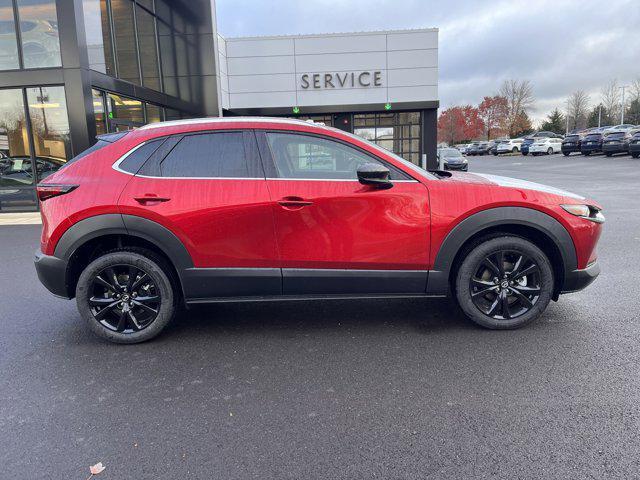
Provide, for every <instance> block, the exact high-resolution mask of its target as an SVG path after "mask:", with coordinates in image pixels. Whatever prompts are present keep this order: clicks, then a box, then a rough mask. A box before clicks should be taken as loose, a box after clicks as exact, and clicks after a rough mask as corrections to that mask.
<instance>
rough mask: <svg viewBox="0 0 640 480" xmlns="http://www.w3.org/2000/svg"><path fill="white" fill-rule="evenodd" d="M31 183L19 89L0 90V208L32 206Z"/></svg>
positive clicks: (32, 181) (19, 208) (22, 208)
mask: <svg viewBox="0 0 640 480" xmlns="http://www.w3.org/2000/svg"><path fill="white" fill-rule="evenodd" d="M34 184H35V175H34V172H33V165H32V164H31V156H30V154H29V134H28V133H27V121H26V116H25V109H24V101H23V96H22V90H21V89H19V88H16V89H10V90H0V211H5V210H34V209H35V208H36V206H37V203H36V199H35V192H34V191H33V185H34Z"/></svg>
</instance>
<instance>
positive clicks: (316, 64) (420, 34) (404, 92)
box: [216, 29, 439, 168]
mask: <svg viewBox="0 0 640 480" xmlns="http://www.w3.org/2000/svg"><path fill="white" fill-rule="evenodd" d="M217 40H218V41H217V46H218V58H217V61H216V64H217V68H218V99H219V101H218V105H219V108H220V113H221V114H222V115H268V116H274V115H275V116H289V117H297V118H303V119H313V120H315V121H320V122H323V123H325V124H328V125H333V126H334V127H336V128H340V129H343V130H345V131H348V132H352V133H355V134H357V135H360V136H363V137H365V138H367V139H369V140H372V141H374V142H376V143H378V144H380V145H381V146H383V147H385V148H388V149H389V150H392V151H394V152H396V153H398V154H399V155H401V156H403V157H405V158H406V159H408V160H411V161H412V162H414V163H416V164H419V165H423V166H428V167H429V168H435V165H436V161H435V151H436V123H437V108H438V105H439V102H438V30H437V29H419V30H396V31H381V32H359V33H340V34H327V35H296V36H277V37H244V38H227V39H225V38H222V37H221V36H218V38H217ZM427 163H428V165H427Z"/></svg>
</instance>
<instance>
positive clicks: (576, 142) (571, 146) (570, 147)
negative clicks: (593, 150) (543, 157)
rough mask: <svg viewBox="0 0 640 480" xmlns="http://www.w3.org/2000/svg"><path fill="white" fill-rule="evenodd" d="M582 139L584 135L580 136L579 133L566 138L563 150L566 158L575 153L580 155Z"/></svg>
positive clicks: (563, 141)
mask: <svg viewBox="0 0 640 480" xmlns="http://www.w3.org/2000/svg"><path fill="white" fill-rule="evenodd" d="M582 137H583V135H580V134H579V133H573V134H571V135H567V136H566V137H564V140H562V147H561V150H562V153H564V156H565V157H567V156H569V155H571V154H572V153H573V152H578V153H580V146H581V145H582Z"/></svg>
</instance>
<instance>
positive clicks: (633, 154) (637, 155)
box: [631, 153, 640, 158]
mask: <svg viewBox="0 0 640 480" xmlns="http://www.w3.org/2000/svg"><path fill="white" fill-rule="evenodd" d="M631 156H632V157H633V158H638V157H640V153H632V154H631Z"/></svg>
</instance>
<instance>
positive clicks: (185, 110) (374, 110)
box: [0, 0, 438, 212]
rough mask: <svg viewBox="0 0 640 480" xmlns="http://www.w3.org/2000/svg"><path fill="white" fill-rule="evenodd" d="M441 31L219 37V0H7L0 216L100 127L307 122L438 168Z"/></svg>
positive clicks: (0, 55) (23, 203)
mask: <svg viewBox="0 0 640 480" xmlns="http://www.w3.org/2000/svg"><path fill="white" fill-rule="evenodd" d="M437 108H438V31H437V29H418V30H396V31H376V32H357V33H331V34H326V35H322V34H314V35H295V36H276V37H243V38H223V37H222V36H220V35H219V34H218V32H217V24H216V17H215V3H214V2H213V1H212V0H0V212H7V211H30V210H36V209H37V208H38V205H37V199H36V195H35V184H36V183H37V182H38V181H40V180H42V179H44V178H46V176H47V175H49V174H51V173H52V172H53V171H55V170H56V169H57V168H59V167H60V166H61V165H63V164H64V162H65V161H67V160H69V159H70V158H72V157H73V156H74V155H77V154H78V153H80V152H81V151H83V150H84V149H86V148H88V147H89V146H91V145H92V143H93V142H94V141H95V137H96V135H99V134H103V133H108V132H115V131H121V130H125V129H130V128H135V127H138V126H141V125H144V124H145V123H152V122H159V121H162V120H175V119H180V118H191V117H202V116H237V115H261V116H264V115H267V116H287V117H297V118H302V119H311V120H313V121H317V122H322V123H325V124H327V125H332V126H334V127H336V128H339V129H342V130H345V131H348V132H352V133H355V134H356V135H360V136H362V137H364V138H367V139H369V140H371V141H374V142H376V143H377V144H379V145H381V146H383V147H385V148H387V149H389V150H392V151H394V152H396V153H397V154H399V155H401V156H403V157H404V158H406V159H408V160H410V161H412V162H414V163H416V164H418V165H421V166H423V167H426V168H430V169H432V168H436V165H437V163H436V155H435V154H436V123H437Z"/></svg>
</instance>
